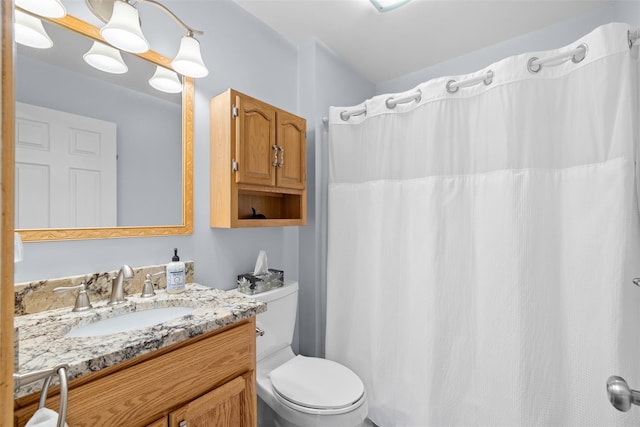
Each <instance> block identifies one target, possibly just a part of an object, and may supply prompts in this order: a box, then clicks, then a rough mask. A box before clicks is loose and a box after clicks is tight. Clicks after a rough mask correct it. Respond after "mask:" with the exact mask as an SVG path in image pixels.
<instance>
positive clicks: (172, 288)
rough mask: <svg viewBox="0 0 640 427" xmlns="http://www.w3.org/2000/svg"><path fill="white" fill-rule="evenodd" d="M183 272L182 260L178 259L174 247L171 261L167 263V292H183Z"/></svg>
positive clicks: (176, 250)
mask: <svg viewBox="0 0 640 427" xmlns="http://www.w3.org/2000/svg"><path fill="white" fill-rule="evenodd" d="M184 272H185V267H184V262H182V261H180V257H179V256H178V249H177V248H174V249H173V257H172V258H171V262H170V263H169V264H167V293H170V294H178V293H180V292H184Z"/></svg>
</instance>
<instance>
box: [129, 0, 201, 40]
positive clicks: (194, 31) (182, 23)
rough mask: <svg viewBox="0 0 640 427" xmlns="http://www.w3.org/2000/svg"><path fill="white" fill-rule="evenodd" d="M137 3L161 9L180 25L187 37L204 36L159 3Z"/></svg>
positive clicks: (152, 1) (150, 1)
mask: <svg viewBox="0 0 640 427" xmlns="http://www.w3.org/2000/svg"><path fill="white" fill-rule="evenodd" d="M138 3H150V4H152V5H154V6H156V7H158V8H160V9H162V10H163V11H164V12H166V13H167V14H168V15H169V16H171V17H172V18H173V20H174V21H176V22H177V23H178V25H180V26H181V27H182V28H184V29H185V30H187V34H188V35H189V36H191V37H192V36H193V35H194V34H198V35H202V34H204V31H200V30H195V29H193V28H191V27H190V26H188V25H187V24H185V23H184V22H183V21H182V20H181V19H180V18H178V17H177V16H176V14H175V13H173V12H172V11H171V10H170V9H169V8H168V7H167V6H165V5H163V4H162V3H160V2H157V1H156V0H138Z"/></svg>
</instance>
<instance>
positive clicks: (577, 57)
mask: <svg viewBox="0 0 640 427" xmlns="http://www.w3.org/2000/svg"><path fill="white" fill-rule="evenodd" d="M580 48H582V55H580V53H576V54H574V55H573V56H572V57H571V62H573V63H574V64H578V63H580V62H582V61H583V60H584V58H586V57H587V52H588V51H589V46H588V45H586V44H585V43H582V44H581V45H580V46H578V47H577V48H576V49H580Z"/></svg>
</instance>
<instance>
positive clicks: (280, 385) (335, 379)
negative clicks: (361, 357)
mask: <svg viewBox="0 0 640 427" xmlns="http://www.w3.org/2000/svg"><path fill="white" fill-rule="evenodd" d="M247 296H248V295H247ZM250 297H251V298H255V299H257V300H259V301H262V302H265V303H267V311H266V312H264V313H261V314H258V316H257V319H256V322H257V327H258V328H259V329H261V330H262V331H264V335H261V336H260V335H259V336H257V342H256V365H257V369H256V371H257V373H256V382H257V391H258V397H259V398H260V399H261V400H262V401H263V402H264V403H265V404H266V405H268V406H269V407H270V408H271V409H272V411H273V413H274V414H275V420H274V421H275V424H276V426H278V427H294V426H295V427H301V426H303V427H324V426H327V427H329V426H330V427H355V426H362V425H365V424H364V423H365V419H366V417H367V409H368V407H367V400H366V394H365V390H364V384H363V383H362V380H360V378H359V377H358V376H357V375H356V374H355V373H354V372H353V371H351V370H350V369H349V368H347V367H346V366H343V365H341V364H339V363H337V362H333V361H331V360H327V359H320V358H317V357H305V356H302V355H297V356H296V355H295V354H294V353H293V350H292V349H291V341H292V339H293V331H294V327H295V321H296V312H297V309H298V283H297V282H285V284H284V286H282V287H280V288H277V289H273V290H270V291H266V292H262V293H259V294H255V295H251V296H250Z"/></svg>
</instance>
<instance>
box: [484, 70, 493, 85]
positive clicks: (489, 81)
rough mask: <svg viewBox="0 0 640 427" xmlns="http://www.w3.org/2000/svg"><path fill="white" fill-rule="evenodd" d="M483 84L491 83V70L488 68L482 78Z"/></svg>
mask: <svg viewBox="0 0 640 427" xmlns="http://www.w3.org/2000/svg"><path fill="white" fill-rule="evenodd" d="M483 81H484V84H485V85H486V86H489V85H490V84H491V83H493V71H492V70H489V71H487V77H485V78H484V80H483Z"/></svg>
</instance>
